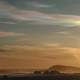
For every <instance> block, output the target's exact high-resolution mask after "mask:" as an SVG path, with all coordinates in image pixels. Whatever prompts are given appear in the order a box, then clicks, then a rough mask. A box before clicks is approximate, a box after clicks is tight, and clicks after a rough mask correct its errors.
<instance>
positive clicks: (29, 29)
mask: <svg viewBox="0 0 80 80" xmlns="http://www.w3.org/2000/svg"><path fill="white" fill-rule="evenodd" d="M52 65H67V66H77V67H80V0H0V69H45V68H48V67H50V66H52Z"/></svg>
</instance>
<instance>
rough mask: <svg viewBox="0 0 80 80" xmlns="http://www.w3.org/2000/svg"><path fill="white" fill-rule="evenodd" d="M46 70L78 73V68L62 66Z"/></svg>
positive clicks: (79, 70)
mask: <svg viewBox="0 0 80 80" xmlns="http://www.w3.org/2000/svg"><path fill="white" fill-rule="evenodd" d="M48 70H56V71H59V72H62V73H80V68H78V67H73V66H64V65H53V66H52V67H50V68H49V69H48Z"/></svg>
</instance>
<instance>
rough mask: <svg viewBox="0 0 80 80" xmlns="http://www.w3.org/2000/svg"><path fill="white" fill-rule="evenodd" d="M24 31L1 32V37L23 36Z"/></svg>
mask: <svg viewBox="0 0 80 80" xmlns="http://www.w3.org/2000/svg"><path fill="white" fill-rule="evenodd" d="M23 35H25V34H24V33H16V32H0V37H9V36H23Z"/></svg>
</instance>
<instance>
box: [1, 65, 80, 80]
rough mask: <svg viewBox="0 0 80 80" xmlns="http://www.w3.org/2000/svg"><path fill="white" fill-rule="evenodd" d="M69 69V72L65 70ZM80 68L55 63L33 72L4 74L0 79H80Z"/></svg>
mask: <svg viewBox="0 0 80 80" xmlns="http://www.w3.org/2000/svg"><path fill="white" fill-rule="evenodd" d="M67 70H68V72H69V73H68V72H65V71H67ZM76 70H77V71H78V72H77V71H76ZM79 70H80V68H77V67H71V66H63V65H55V66H52V67H50V68H49V69H47V70H35V71H33V72H31V73H10V74H4V75H1V76H0V80H80V72H79ZM59 71H64V73H63V72H59ZM70 71H73V72H70ZM75 71H76V72H75Z"/></svg>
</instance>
